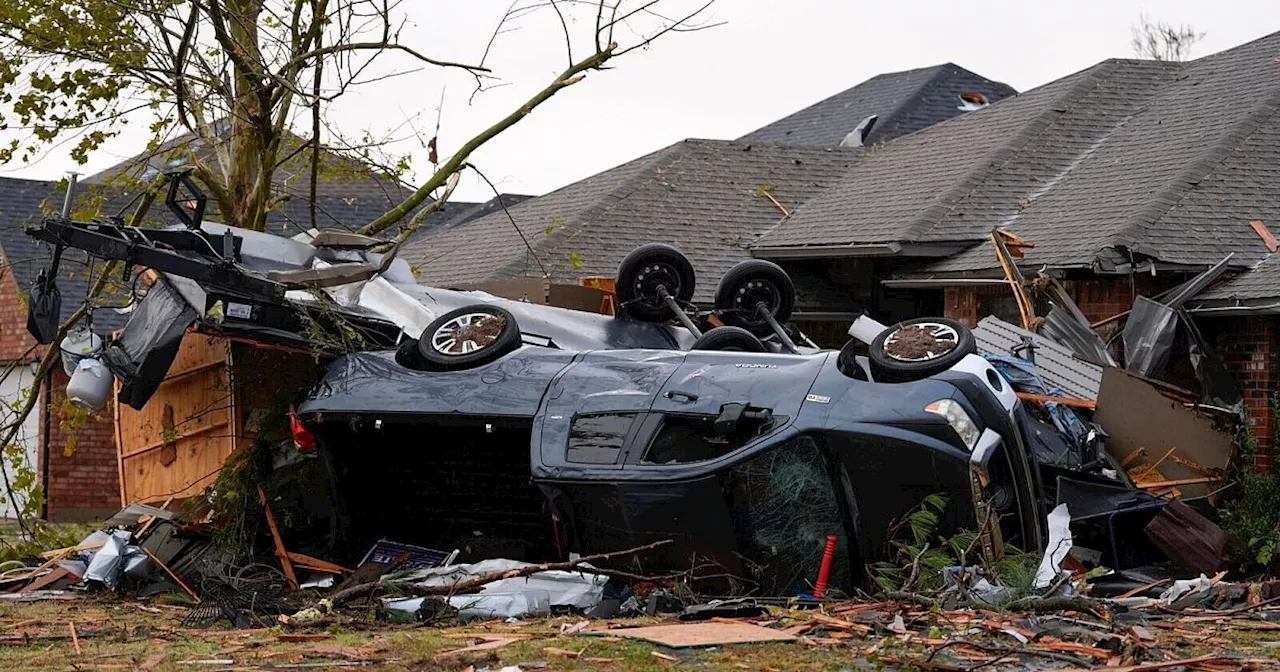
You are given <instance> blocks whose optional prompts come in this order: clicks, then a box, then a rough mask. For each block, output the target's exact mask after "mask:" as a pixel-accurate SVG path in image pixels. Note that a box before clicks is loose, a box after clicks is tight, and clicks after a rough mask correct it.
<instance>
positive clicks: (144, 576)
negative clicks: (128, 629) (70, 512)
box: [0, 504, 213, 601]
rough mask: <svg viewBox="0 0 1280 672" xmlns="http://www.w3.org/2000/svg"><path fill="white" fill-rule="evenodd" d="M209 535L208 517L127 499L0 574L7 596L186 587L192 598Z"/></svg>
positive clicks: (19, 598) (145, 591)
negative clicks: (192, 517)
mask: <svg viewBox="0 0 1280 672" xmlns="http://www.w3.org/2000/svg"><path fill="white" fill-rule="evenodd" d="M212 548H213V545H212V540H211V537H210V534H209V521H208V520H207V519H202V520H200V521H199V522H191V521H189V520H185V519H183V518H181V517H179V516H178V515H176V514H174V513H172V512H170V511H168V510H166V509H165V508H163V507H155V506H148V505H145V504H131V505H129V506H127V507H125V508H124V509H122V510H121V511H120V512H119V513H117V514H115V515H114V516H112V517H111V518H109V519H107V520H106V521H105V522H104V523H103V525H102V529H100V530H98V531H96V532H94V533H93V534H90V535H89V536H87V537H85V539H84V540H83V541H81V542H80V543H79V544H77V545H75V546H70V547H67V548H60V549H55V550H51V551H47V552H45V553H43V554H41V556H40V558H38V559H34V558H33V559H31V560H29V561H28V566H26V567H23V568H21V569H15V570H11V571H8V572H6V573H5V575H4V578H0V590H5V591H7V593H6V597H7V599H14V600H17V601H28V600H40V599H73V598H74V597H76V596H77V595H78V594H79V593H81V592H85V591H93V590H110V591H116V592H130V593H134V594H137V595H142V596H147V595H155V594H158V593H162V592H176V591H181V592H185V593H186V594H187V595H188V596H190V597H191V598H192V599H194V600H199V599H200V598H199V594H198V593H197V592H196V591H195V590H193V589H192V587H191V586H192V585H199V584H198V582H197V581H196V579H198V578H199V577H200V576H201V571H202V569H203V567H204V565H205V564H206V563H207V562H208V561H209V556H211V555H212V554H211V553H210V551H211V549H212ZM10 596H12V597H10Z"/></svg>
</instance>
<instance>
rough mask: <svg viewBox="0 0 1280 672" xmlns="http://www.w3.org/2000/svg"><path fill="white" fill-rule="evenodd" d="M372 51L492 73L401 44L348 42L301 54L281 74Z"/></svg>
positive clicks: (484, 68) (487, 69) (469, 70)
mask: <svg viewBox="0 0 1280 672" xmlns="http://www.w3.org/2000/svg"><path fill="white" fill-rule="evenodd" d="M374 50H376V51H385V50H395V51H403V52H405V53H406V54H409V55H410V56H413V57H414V58H416V59H418V60H419V61H422V62H423V63H429V64H431V65H438V66H440V67H442V68H460V69H462V70H466V71H468V72H485V73H487V72H492V70H490V69H489V68H486V67H484V66H482V65H467V64H465V63H454V62H453V61H441V60H437V59H434V58H430V57H428V56H425V55H423V54H421V53H419V52H418V51H417V50H416V49H414V48H413V47H408V46H405V45H403V44H395V43H388V42H349V43H347V44H331V45H329V46H327V47H320V48H319V49H315V50H312V51H309V52H307V53H305V54H302V55H301V56H297V57H294V59H293V60H291V61H289V62H288V63H286V64H285V66H284V67H283V68H281V72H282V73H283V72H286V71H288V70H289V69H290V68H292V67H295V66H300V65H302V64H305V63H306V62H307V61H309V60H311V59H313V58H321V57H324V56H328V55H330V54H341V53H347V52H352V51H374Z"/></svg>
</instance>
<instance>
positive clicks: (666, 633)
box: [582, 622, 796, 648]
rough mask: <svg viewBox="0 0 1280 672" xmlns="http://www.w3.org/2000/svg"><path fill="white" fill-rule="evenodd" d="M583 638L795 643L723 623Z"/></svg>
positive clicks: (685, 643)
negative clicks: (605, 637) (607, 637)
mask: <svg viewBox="0 0 1280 672" xmlns="http://www.w3.org/2000/svg"><path fill="white" fill-rule="evenodd" d="M582 634H584V635H597V636H599V635H606V636H611V637H629V638H632V639H643V640H645V641H648V642H653V643H655V644H659V645H662V646H669V647H672V648H681V647H689V646H718V645H721V644H748V643H751V642H793V641H795V640H796V636H795V635H789V634H787V633H785V632H782V631H781V630H771V629H769V628H764V627H761V626H758V625H755V624H753V623H722V622H709V623H681V624H679V625H654V626H648V627H641V628H619V629H617V630H600V631H590V632H584V633H582Z"/></svg>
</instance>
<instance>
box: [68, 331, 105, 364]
mask: <svg viewBox="0 0 1280 672" xmlns="http://www.w3.org/2000/svg"><path fill="white" fill-rule="evenodd" d="M58 349H59V350H61V351H62V370H63V371H66V372H67V375H68V376H74V375H75V373H76V365H77V364H79V363H80V360H82V359H84V358H85V357H94V356H97V354H98V353H100V352H102V339H101V338H99V337H98V335H97V334H95V333H93V332H92V331H89V330H88V329H76V330H75V331H72V332H70V333H68V334H67V336H66V338H64V339H62V342H61V343H59V344H58Z"/></svg>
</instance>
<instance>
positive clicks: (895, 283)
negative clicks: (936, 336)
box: [880, 278, 1009, 289]
mask: <svg viewBox="0 0 1280 672" xmlns="http://www.w3.org/2000/svg"><path fill="white" fill-rule="evenodd" d="M880 284H882V285H884V286H885V287H897V288H901V289H937V288H941V287H972V286H995V285H1008V284H1009V281H1008V280H1004V279H1001V278H900V279H896V280H881V281H880Z"/></svg>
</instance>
